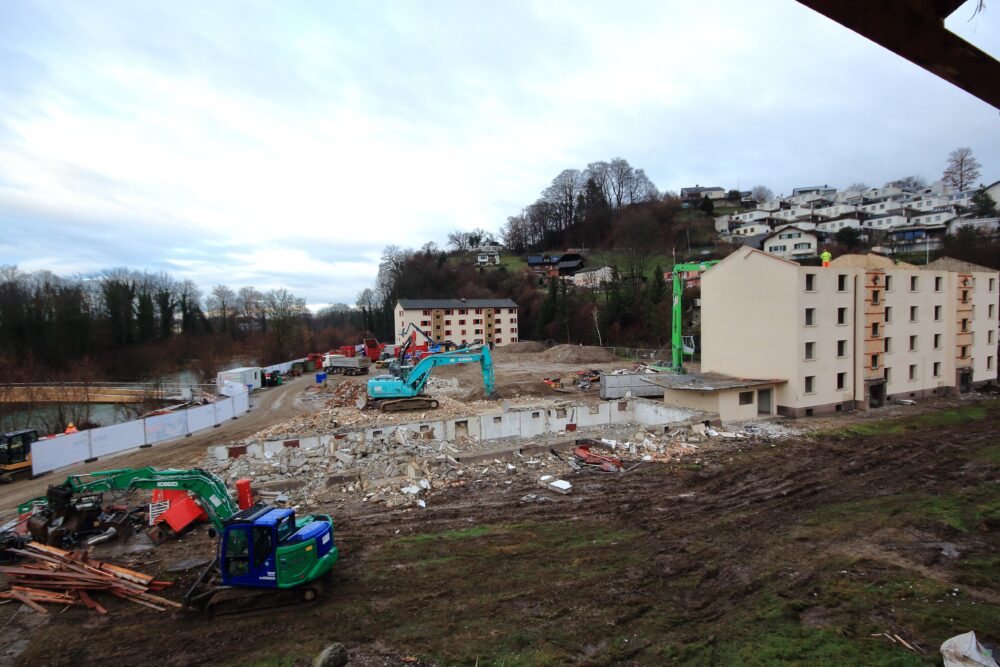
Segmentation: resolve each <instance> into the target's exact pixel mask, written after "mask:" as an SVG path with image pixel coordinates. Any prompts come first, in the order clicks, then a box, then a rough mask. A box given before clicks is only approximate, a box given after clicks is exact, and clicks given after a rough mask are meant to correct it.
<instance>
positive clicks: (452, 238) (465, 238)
mask: <svg viewBox="0 0 1000 667" xmlns="http://www.w3.org/2000/svg"><path fill="white" fill-rule="evenodd" d="M448 245H450V246H452V247H453V248H454V249H455V250H458V251H459V252H465V251H466V250H468V249H469V246H471V245H472V243H471V242H470V239H469V233H468V232H463V231H456V232H448Z"/></svg>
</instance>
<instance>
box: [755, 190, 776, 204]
mask: <svg viewBox="0 0 1000 667" xmlns="http://www.w3.org/2000/svg"><path fill="white" fill-rule="evenodd" d="M750 196H751V197H753V200H754V201H755V202H757V203H758V204H763V203H764V202H766V201H771V199H773V198H774V193H773V192H771V188H769V187H767V186H766V185H755V186H753V189H752V190H750Z"/></svg>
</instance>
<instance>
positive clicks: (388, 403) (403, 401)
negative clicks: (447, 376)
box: [367, 344, 494, 412]
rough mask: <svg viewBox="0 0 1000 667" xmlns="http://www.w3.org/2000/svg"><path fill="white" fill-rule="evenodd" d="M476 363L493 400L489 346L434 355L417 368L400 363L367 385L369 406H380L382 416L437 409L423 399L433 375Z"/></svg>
mask: <svg viewBox="0 0 1000 667" xmlns="http://www.w3.org/2000/svg"><path fill="white" fill-rule="evenodd" d="M404 347H405V344H404ZM475 362H478V363H479V365H480V366H481V367H482V371H483V386H484V388H485V389H486V396H487V397H489V396H492V395H493V386H494V375H493V358H492V357H491V356H490V348H489V347H488V346H478V347H470V348H461V349H458V350H455V351H453V352H440V353H438V354H432V355H430V356H427V357H424V358H423V359H421V360H420V361H419V362H417V364H416V365H415V366H410V365H406V364H403V363H402V359H401V360H400V361H399V362H397V364H394V365H393V366H392V374H391V375H380V376H378V377H375V378H372V379H371V380H369V381H368V392H367V396H368V402H369V404H376V405H378V406H379V408H380V409H381V410H382V412H399V411H403V410H423V409H427V408H431V409H433V408H436V407H437V406H438V402H437V401H436V400H434V399H433V398H431V397H428V396H422V394H423V391H424V387H425V386H426V385H427V380H428V378H430V376H431V372H432V371H433V370H434V369H435V368H436V367H438V366H450V365H454V364H471V363H475Z"/></svg>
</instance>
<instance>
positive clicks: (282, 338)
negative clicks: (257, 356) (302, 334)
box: [264, 288, 306, 359]
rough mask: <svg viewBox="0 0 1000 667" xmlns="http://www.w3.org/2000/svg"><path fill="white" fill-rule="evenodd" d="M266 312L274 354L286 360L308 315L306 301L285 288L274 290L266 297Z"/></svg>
mask: <svg viewBox="0 0 1000 667" xmlns="http://www.w3.org/2000/svg"><path fill="white" fill-rule="evenodd" d="M264 312H265V313H266V315H267V320H268V331H269V333H270V336H271V339H272V341H273V352H274V353H276V354H277V355H279V358H281V359H284V358H286V357H287V356H288V354H289V353H291V352H292V347H293V344H294V342H295V334H296V330H297V329H298V325H299V324H301V322H302V317H303V316H304V315H305V313H306V302H305V299H299V298H297V297H296V296H295V295H294V294H292V293H291V292H289V291H288V290H286V289H284V288H281V289H273V290H270V291H268V292H267V293H266V294H265V295H264Z"/></svg>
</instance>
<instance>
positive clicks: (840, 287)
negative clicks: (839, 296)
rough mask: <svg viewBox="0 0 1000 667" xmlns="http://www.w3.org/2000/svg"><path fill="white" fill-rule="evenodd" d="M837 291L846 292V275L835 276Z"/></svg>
mask: <svg viewBox="0 0 1000 667" xmlns="http://www.w3.org/2000/svg"><path fill="white" fill-rule="evenodd" d="M837 291H838V292H846V291H847V274H846V273H840V274H837Z"/></svg>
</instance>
